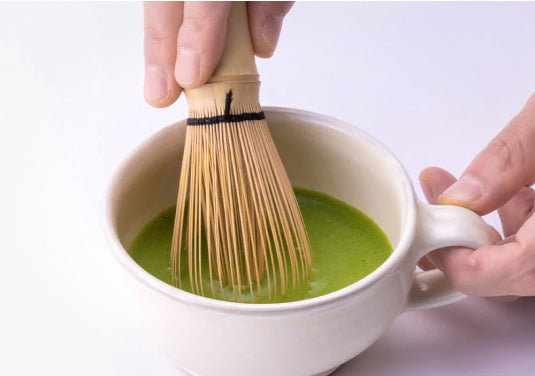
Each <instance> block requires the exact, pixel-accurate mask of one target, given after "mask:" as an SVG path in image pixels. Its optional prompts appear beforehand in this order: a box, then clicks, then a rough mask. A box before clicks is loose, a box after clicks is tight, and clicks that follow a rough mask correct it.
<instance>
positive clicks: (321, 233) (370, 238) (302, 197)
mask: <svg viewBox="0 0 535 376" xmlns="http://www.w3.org/2000/svg"><path fill="white" fill-rule="evenodd" d="M295 193H296V196H297V201H298V203H299V207H300V209H301V213H302V215H303V219H304V222H305V226H306V229H307V232H308V236H309V239H310V247H311V251H312V262H313V272H312V277H313V279H312V282H311V284H310V288H309V289H308V291H305V292H300V293H296V294H291V293H289V294H287V295H286V296H284V297H279V298H278V299H277V300H274V301H272V302H274V303H277V302H289V301H294V300H302V299H310V298H313V297H317V296H321V295H325V294H327V293H330V292H333V291H336V290H339V289H341V288H343V287H346V286H349V285H350V284H352V283H354V282H356V281H358V280H360V279H362V278H363V277H365V276H366V275H368V274H370V273H371V272H372V271H374V270H375V269H377V267H379V266H380V265H381V264H382V263H383V262H384V261H385V260H386V259H387V258H388V256H389V255H390V254H391V253H392V246H391V245H390V242H389V241H388V239H387V237H386V235H385V234H384V233H383V232H382V230H381V229H380V228H379V226H377V224H375V222H373V220H371V219H370V218H369V217H367V216H366V215H365V214H363V213H362V212H360V211H358V210H357V209H355V208H353V207H352V206H350V205H348V204H346V203H344V202H341V201H339V200H336V199H334V198H332V197H330V196H328V195H326V194H323V193H319V192H315V191H310V190H305V189H300V188H296V189H295ZM174 216H175V208H174V207H171V208H169V209H167V210H165V211H164V212H162V213H161V214H159V215H158V216H156V217H155V218H154V219H153V220H151V221H150V222H149V223H148V224H147V225H146V226H145V227H144V228H143V229H142V230H141V231H140V232H139V233H138V235H137V236H136V238H135V239H134V241H133V242H132V244H131V246H130V248H129V250H128V253H129V254H130V256H131V257H132V258H133V259H134V260H135V261H136V262H137V263H138V264H139V265H140V266H141V267H142V268H143V269H145V270H146V271H148V272H149V273H150V274H152V275H153V276H155V277H156V278H158V279H160V280H162V281H164V282H166V283H169V284H171V272H170V268H169V257H170V253H171V238H172V234H173V225H174ZM184 274H187V273H184ZM205 276H206V278H205V281H204V282H205V285H206V286H207V291H210V287H209V286H210V281H209V272H208V271H207V272H206V273H204V274H203V278H204V277H205ZM186 279H187V278H183V281H182V289H183V290H186V291H190V290H191V289H190V287H189V286H190V283H189V279H187V280H186ZM224 293H225V295H227V296H230V295H232V289H231V288H228V291H224ZM266 296H267V295H266ZM243 297H244V301H245V302H247V300H248V299H250V297H249V296H248V295H247V293H246V292H245V291H244V295H243Z"/></svg>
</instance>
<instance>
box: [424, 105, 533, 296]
mask: <svg viewBox="0 0 535 376" xmlns="http://www.w3.org/2000/svg"><path fill="white" fill-rule="evenodd" d="M533 145H535V95H532V96H531V98H530V99H529V100H528V102H527V103H526V105H525V106H524V108H523V109H522V110H521V111H520V112H519V113H518V114H517V115H516V116H515V117H514V118H513V119H512V120H511V121H510V123H509V124H508V125H507V126H506V127H505V128H504V129H503V130H502V131H501V132H500V133H499V134H498V135H497V136H496V137H495V138H494V139H493V140H492V141H491V142H490V143H489V144H488V145H487V146H486V147H485V148H484V149H483V150H482V151H481V152H480V153H479V154H478V155H477V156H476V157H475V159H474V160H473V161H472V162H471V163H470V165H469V166H468V168H467V169H466V171H465V172H464V173H463V175H462V176H461V178H460V179H459V180H457V179H455V177H453V176H452V175H451V174H450V173H448V172H447V171H445V170H443V169H440V168H436V167H432V168H428V169H426V170H424V171H423V172H422V173H421V175H420V184H421V185H422V189H423V191H424V193H425V195H426V198H427V199H428V201H429V202H430V203H432V204H433V203H438V204H446V205H447V204H450V205H458V206H463V207H466V208H469V209H471V210H473V211H474V212H475V213H477V214H479V215H485V214H487V213H490V212H491V211H493V210H498V213H499V215H500V219H501V222H502V227H503V232H504V237H505V239H503V240H502V241H500V237H499V235H498V233H497V231H495V230H491V232H492V233H494V234H493V235H492V234H489V235H491V236H494V242H492V243H493V244H495V245H490V244H481V245H480V246H478V247H474V246H471V247H470V248H473V249H467V248H460V247H456V248H446V249H438V248H442V247H435V249H437V250H436V251H433V252H431V253H429V254H428V255H427V258H428V260H429V261H430V262H431V263H432V264H434V265H435V266H436V267H437V268H438V269H440V270H441V271H442V272H443V273H444V274H445V275H446V276H447V278H448V279H449V280H450V281H451V283H452V284H453V285H454V286H455V288H456V289H457V290H459V291H462V292H463V293H465V294H467V295H472V296H481V297H491V298H493V299H495V300H500V301H504V300H511V299H514V298H515V297H519V296H532V295H535V235H534V234H535V215H534V213H535V206H534V205H535V191H534V190H533V189H532V188H531V185H532V184H533V181H534V179H535V148H534V147H533ZM489 228H490V227H489ZM481 230H483V227H482V228H481ZM451 245H452V244H451ZM457 245H461V246H467V245H466V244H457ZM426 273H428V272H426ZM431 273H432V274H433V275H435V276H436V275H438V274H439V272H437V271H436V270H435V271H432V272H431ZM430 275H431V274H426V275H425V276H426V278H427V277H428V276H430ZM418 278H423V275H422V276H421V277H418ZM429 278H430V277H429Z"/></svg>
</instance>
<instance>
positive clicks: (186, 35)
mask: <svg viewBox="0 0 535 376" xmlns="http://www.w3.org/2000/svg"><path fill="white" fill-rule="evenodd" d="M292 4H293V2H288V1H281V2H270V1H255V2H250V3H248V5H247V10H248V16H249V28H250V30H251V40H252V43H253V50H254V53H255V55H256V56H258V57H264V58H267V57H270V56H271V55H273V52H274V51H275V48H276V46H277V42H278V40H279V35H280V31H281V27H282V21H283V19H284V16H285V15H286V13H288V11H289V10H290V8H291V7H292ZM230 5H231V4H230V2H228V1H221V2H188V1H186V2H146V3H144V5H143V9H144V24H145V43H144V49H145V88H144V93H145V100H146V101H147V102H148V103H149V104H151V105H152V106H155V107H167V106H169V105H171V104H172V103H174V102H175V101H176V100H177V98H178V97H179V96H180V94H181V92H182V90H183V89H184V88H186V89H188V88H194V87H197V86H200V85H202V84H203V83H205V82H206V81H207V80H208V79H209V78H210V76H211V75H212V72H213V71H214V69H215V67H216V65H217V62H218V61H219V58H220V57H221V53H222V51H223V45H224V41H225V32H226V28H227V18H228V14H229V11H230Z"/></svg>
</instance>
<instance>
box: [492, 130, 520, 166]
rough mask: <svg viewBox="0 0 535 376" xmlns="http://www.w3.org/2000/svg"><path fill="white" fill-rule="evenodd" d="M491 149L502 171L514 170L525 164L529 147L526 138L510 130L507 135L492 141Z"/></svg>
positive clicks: (499, 136)
mask: <svg viewBox="0 0 535 376" xmlns="http://www.w3.org/2000/svg"><path fill="white" fill-rule="evenodd" d="M489 148H490V149H491V151H492V152H493V155H494V156H495V158H496V163H497V166H498V167H499V168H501V169H502V170H514V169H518V168H519V167H521V166H523V165H524V164H525V160H524V158H525V155H526V154H527V146H526V143H525V138H524V137H522V135H521V134H519V132H518V131H516V130H514V129H510V132H507V133H506V134H501V135H498V136H497V137H496V138H495V139H494V140H492V141H491V143H490V145H489Z"/></svg>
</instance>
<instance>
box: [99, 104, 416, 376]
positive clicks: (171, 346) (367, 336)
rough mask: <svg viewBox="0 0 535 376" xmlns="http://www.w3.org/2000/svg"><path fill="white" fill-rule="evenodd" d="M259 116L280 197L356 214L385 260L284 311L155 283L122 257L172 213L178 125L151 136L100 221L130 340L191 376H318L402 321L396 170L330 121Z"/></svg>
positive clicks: (360, 136)
mask: <svg viewBox="0 0 535 376" xmlns="http://www.w3.org/2000/svg"><path fill="white" fill-rule="evenodd" d="M265 114H266V118H267V121H268V124H269V127H270V130H271V134H272V136H273V138H274V140H275V143H276V145H277V148H278V151H279V153H280V155H281V158H282V160H283V162H284V165H285V167H286V169H287V172H288V175H289V177H290V180H291V182H292V185H294V186H296V187H300V188H306V189H311V190H315V191H319V192H323V193H326V194H328V195H330V196H332V197H334V198H337V199H339V200H342V201H344V202H346V203H348V204H350V205H352V206H354V207H355V208H357V209H359V210H361V211H362V212H364V213H365V214H367V215H368V216H369V217H370V218H372V219H373V220H374V221H375V222H376V223H377V224H378V225H379V226H380V227H381V229H382V230H383V231H384V232H385V234H386V235H387V237H388V239H389V240H390V242H391V244H392V248H393V249H394V251H393V253H392V255H391V256H390V257H389V258H388V260H386V261H385V262H384V263H383V265H381V266H380V267H379V268H378V269H376V270H375V271H374V272H372V273H371V274H370V275H368V276H367V277H365V278H364V279H362V280H360V281H358V282H356V283H354V284H353V285H351V286H348V287H346V288H344V289H341V290H339V291H336V292H333V293H331V294H327V295H324V296H321V297H317V298H313V299H309V300H304V301H298V302H291V303H280V304H262V305H254V304H240V303H231V302H223V301H216V300H212V299H209V298H203V297H199V296H195V295H192V294H189V293H186V292H184V291H180V290H178V289H176V288H174V287H172V286H169V285H167V284H165V283H163V282H161V281H159V280H158V279H156V278H155V277H153V276H152V275H150V274H148V273H147V272H145V271H144V270H143V269H141V268H140V267H139V266H138V265H137V264H136V263H135V262H134V261H133V260H132V259H131V258H130V257H129V256H128V254H127V252H126V251H125V250H126V249H128V247H129V245H130V243H131V242H132V240H133V239H134V237H135V236H136V234H137V233H138V232H139V230H140V229H141V228H142V227H143V226H144V225H145V224H146V223H147V222H148V221H149V220H150V219H152V218H153V217H155V216H156V215H157V214H159V213H160V212H161V211H163V210H164V209H166V208H168V207H170V206H171V205H174V204H175V203H176V195H177V191H178V181H179V174H180V166H181V159H182V150H183V146H184V137H185V130H186V127H185V121H182V122H179V123H177V124H174V125H172V126H170V127H167V128H165V129H163V130H161V131H159V132H158V133H156V134H155V135H154V136H153V137H151V138H150V139H149V140H148V141H146V142H145V143H144V144H142V145H141V146H140V147H139V148H138V149H137V150H136V151H135V152H134V153H133V154H132V155H131V156H130V158H129V159H128V160H127V161H126V162H125V163H124V164H123V166H122V167H121V169H120V170H119V173H118V174H117V175H116V178H115V181H114V183H113V184H112V189H111V194H110V197H109V206H108V211H109V212H108V216H109V218H108V220H109V222H110V223H109V225H110V227H111V232H112V233H113V234H112V238H114V239H113V240H114V241H115V243H116V244H115V247H114V250H115V251H114V253H115V255H116V257H117V258H118V259H119V262H120V264H122V266H123V268H122V269H123V270H126V272H127V274H126V275H127V280H128V281H129V282H131V286H133V288H132V289H133V290H134V291H135V292H136V294H135V299H134V300H135V301H136V304H138V308H136V309H137V310H138V311H136V312H139V314H140V315H141V314H143V317H144V319H143V325H142V326H143V328H141V329H142V331H143V332H144V333H145V334H146V335H147V336H148V337H149V338H150V339H151V340H152V341H153V342H154V343H155V344H156V345H157V346H158V348H160V350H162V351H163V352H164V353H165V354H166V355H168V356H169V357H170V358H171V359H173V360H174V361H176V363H177V364H178V365H179V366H180V367H182V368H183V369H184V370H186V371H187V372H189V373H191V374H192V375H202V376H210V375H217V376H226V375H229V376H230V375H232V376H239V375H253V374H254V375H257V376H263V375H265V376H267V375H284V376H292V375H295V376H298V375H303V376H310V375H326V374H328V373H330V372H332V371H333V370H334V369H336V368H337V367H338V366H339V365H340V364H342V363H344V362H345V361H347V360H349V359H351V358H352V357H354V356H356V355H357V354H359V353H360V352H362V351H363V350H364V349H366V348H367V347H368V346H369V345H371V344H372V343H373V342H374V341H375V340H376V339H377V338H378V337H379V336H380V335H381V334H382V333H383V331H384V330H385V328H386V327H387V326H388V324H389V323H390V322H391V321H392V320H393V319H394V317H395V316H397V315H398V314H399V313H401V312H402V311H403V310H404V308H405V302H406V299H407V295H408V294H409V290H410V287H411V282H412V272H413V270H414V264H415V263H416V260H410V261H407V260H406V259H407V257H405V255H406V253H407V252H408V249H409V248H410V243H411V241H412V237H413V232H414V228H415V227H416V226H415V223H416V214H415V207H416V206H415V197H414V192H413V190H412V186H411V184H410V180H409V178H408V176H407V174H406V173H405V171H404V169H403V167H402V166H401V165H400V163H399V162H398V161H397V159H396V158H395V157H394V156H393V155H392V154H391V153H390V152H389V151H388V150H387V149H386V148H384V147H383V146H382V145H380V144H379V143H378V142H377V141H375V140H374V139H373V138H371V137H370V136H368V135H367V134H365V133H364V132H362V131H360V130H358V129H357V128H355V127H353V126H350V125H348V124H346V123H343V122H340V121H338V120H336V119H332V118H329V117H326V116H322V115H318V114H314V113H310V112H306V111H300V110H293V109H284V108H266V109H265ZM400 244H401V246H400ZM405 262H408V263H412V265H411V266H410V267H409V269H410V270H409V271H408V272H406V273H405V272H403V273H401V272H399V271H398V266H399V264H401V263H405ZM378 296H380V297H378Z"/></svg>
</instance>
